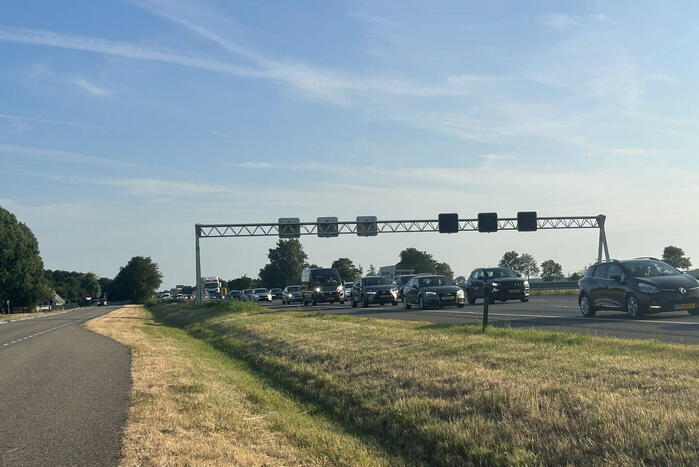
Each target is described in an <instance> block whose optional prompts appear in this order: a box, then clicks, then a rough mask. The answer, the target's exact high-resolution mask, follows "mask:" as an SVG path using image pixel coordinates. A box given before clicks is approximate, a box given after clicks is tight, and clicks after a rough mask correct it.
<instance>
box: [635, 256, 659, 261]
mask: <svg viewBox="0 0 699 467" xmlns="http://www.w3.org/2000/svg"><path fill="white" fill-rule="evenodd" d="M634 259H652V260H655V261H660V260H659V259H658V258H653V257H652V256H641V257H638V258H634Z"/></svg>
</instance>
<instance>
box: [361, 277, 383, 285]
mask: <svg viewBox="0 0 699 467" xmlns="http://www.w3.org/2000/svg"><path fill="white" fill-rule="evenodd" d="M386 284H388V279H386V278H385V277H367V278H366V279H364V285H386Z"/></svg>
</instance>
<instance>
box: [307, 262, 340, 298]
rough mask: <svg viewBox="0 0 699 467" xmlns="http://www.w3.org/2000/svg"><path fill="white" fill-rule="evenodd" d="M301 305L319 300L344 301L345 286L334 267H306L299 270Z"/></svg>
mask: <svg viewBox="0 0 699 467" xmlns="http://www.w3.org/2000/svg"><path fill="white" fill-rule="evenodd" d="M301 282H302V284H303V305H304V306H306V305H308V304H309V303H311V304H313V305H316V304H318V303H321V302H327V303H335V302H339V303H341V304H344V303H345V288H344V287H343V285H342V279H341V278H340V273H339V272H337V269H335V268H306V269H304V270H303V271H301Z"/></svg>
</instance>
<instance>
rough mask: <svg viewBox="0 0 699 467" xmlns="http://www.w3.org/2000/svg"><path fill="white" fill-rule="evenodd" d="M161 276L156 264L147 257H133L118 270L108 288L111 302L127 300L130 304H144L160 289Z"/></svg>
mask: <svg viewBox="0 0 699 467" xmlns="http://www.w3.org/2000/svg"><path fill="white" fill-rule="evenodd" d="M162 278H163V275H162V274H161V273H160V270H159V269H158V264H157V263H154V262H153V260H151V259H150V258H149V257H143V256H134V257H133V258H131V259H130V260H129V262H128V263H126V266H122V267H121V269H119V274H117V275H116V277H115V278H114V282H113V283H112V286H111V287H110V289H111V292H112V298H111V299H112V300H129V301H131V302H132V303H145V301H146V300H148V299H149V298H150V297H151V296H153V293H154V292H155V290H156V289H157V288H158V287H160V284H161V283H162Z"/></svg>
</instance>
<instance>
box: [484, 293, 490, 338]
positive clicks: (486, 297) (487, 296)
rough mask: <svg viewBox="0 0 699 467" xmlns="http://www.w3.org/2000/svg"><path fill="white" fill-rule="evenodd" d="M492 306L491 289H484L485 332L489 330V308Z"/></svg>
mask: <svg viewBox="0 0 699 467" xmlns="http://www.w3.org/2000/svg"><path fill="white" fill-rule="evenodd" d="M489 306H490V287H488V286H487V285H486V286H484V287H483V332H485V330H486V329H487V328H488V307H489Z"/></svg>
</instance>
